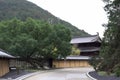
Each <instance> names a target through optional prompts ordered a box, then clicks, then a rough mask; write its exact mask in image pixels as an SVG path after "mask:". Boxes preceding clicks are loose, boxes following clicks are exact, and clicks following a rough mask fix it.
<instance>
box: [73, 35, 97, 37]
mask: <svg viewBox="0 0 120 80" xmlns="http://www.w3.org/2000/svg"><path fill="white" fill-rule="evenodd" d="M97 36H98V35H90V36H74V37H72V38H86V37H97Z"/></svg>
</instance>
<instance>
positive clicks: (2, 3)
mask: <svg viewBox="0 0 120 80" xmlns="http://www.w3.org/2000/svg"><path fill="white" fill-rule="evenodd" d="M14 17H16V18H18V19H21V20H25V19H26V18H28V17H31V18H33V19H39V20H43V21H47V22H49V23H51V24H63V25H64V26H66V27H68V28H69V29H70V30H71V32H72V35H73V36H87V35H89V34H88V33H86V32H85V31H84V30H79V29H78V28H76V27H75V26H73V25H71V24H70V23H68V22H66V21H64V20H61V19H59V18H57V17H55V16H54V15H52V14H51V13H49V12H48V11H46V10H44V9H42V8H40V7H38V6H37V5H35V4H34V3H31V2H28V1H26V0H0V21H1V20H8V19H12V18H14Z"/></svg>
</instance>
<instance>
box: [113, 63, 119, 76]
mask: <svg viewBox="0 0 120 80" xmlns="http://www.w3.org/2000/svg"><path fill="white" fill-rule="evenodd" d="M114 72H115V74H116V76H117V77H120V64H118V65H116V66H115V67H114Z"/></svg>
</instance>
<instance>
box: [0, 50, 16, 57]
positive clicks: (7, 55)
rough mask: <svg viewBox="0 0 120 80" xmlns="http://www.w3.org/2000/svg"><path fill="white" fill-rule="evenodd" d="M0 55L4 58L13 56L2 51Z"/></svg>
mask: <svg viewBox="0 0 120 80" xmlns="http://www.w3.org/2000/svg"><path fill="white" fill-rule="evenodd" d="M0 57H5V58H14V57H13V56H11V55H9V54H7V53H5V52H3V51H0Z"/></svg>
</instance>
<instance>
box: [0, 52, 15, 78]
mask: <svg viewBox="0 0 120 80" xmlns="http://www.w3.org/2000/svg"><path fill="white" fill-rule="evenodd" d="M11 58H14V57H13V56H11V55H9V54H7V53H5V52H3V51H0V77H1V76H3V75H5V74H6V73H8V72H9V59H11Z"/></svg>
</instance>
